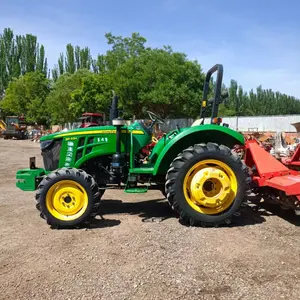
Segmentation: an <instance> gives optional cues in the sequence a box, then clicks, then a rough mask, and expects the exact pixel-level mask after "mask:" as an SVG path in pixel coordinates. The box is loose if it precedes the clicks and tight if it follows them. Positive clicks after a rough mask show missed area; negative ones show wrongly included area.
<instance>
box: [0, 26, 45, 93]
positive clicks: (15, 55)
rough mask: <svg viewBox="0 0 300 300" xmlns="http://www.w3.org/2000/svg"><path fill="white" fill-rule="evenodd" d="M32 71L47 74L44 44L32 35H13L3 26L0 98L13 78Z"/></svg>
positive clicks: (0, 46)
mask: <svg viewBox="0 0 300 300" xmlns="http://www.w3.org/2000/svg"><path fill="white" fill-rule="evenodd" d="M34 71H39V72H42V73H44V74H45V75H47V71H48V70H47V59H46V57H45V49H44V46H43V45H39V44H38V43H37V37H36V36H34V35H31V34H26V35H25V36H21V35H17V36H14V33H13V31H12V29H10V28H5V29H4V30H3V33H2V34H0V98H1V96H3V93H4V91H5V89H6V88H7V86H8V84H9V82H10V81H11V80H12V79H13V78H18V77H19V76H20V75H24V74H25V73H27V72H34Z"/></svg>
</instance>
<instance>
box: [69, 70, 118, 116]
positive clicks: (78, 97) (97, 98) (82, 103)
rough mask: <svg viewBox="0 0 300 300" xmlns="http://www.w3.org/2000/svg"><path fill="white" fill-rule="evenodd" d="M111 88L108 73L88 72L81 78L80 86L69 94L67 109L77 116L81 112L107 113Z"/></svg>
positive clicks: (110, 79)
mask: <svg viewBox="0 0 300 300" xmlns="http://www.w3.org/2000/svg"><path fill="white" fill-rule="evenodd" d="M112 89H113V85H112V78H111V76H110V75H108V74H101V75H97V74H93V73H90V74H88V75H87V76H85V77H84V78H83V80H82V84H81V88H80V89H76V90H75V91H74V92H73V93H72V94H71V97H72V100H71V103H70V105H69V109H70V110H72V111H73V112H74V114H76V115H77V116H78V115H81V114H82V113H83V112H97V111H98V112H105V113H109V110H108V108H109V106H110V103H111V98H112Z"/></svg>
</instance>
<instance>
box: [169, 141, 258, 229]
mask: <svg viewBox="0 0 300 300" xmlns="http://www.w3.org/2000/svg"><path fill="white" fill-rule="evenodd" d="M209 151H214V152H216V151H217V152H221V153H222V154H224V155H229V156H231V158H232V159H233V160H234V161H235V162H236V163H237V164H239V165H240V167H241V169H242V171H243V173H244V175H245V181H246V194H245V198H244V199H243V201H242V204H241V207H244V206H245V205H246V202H247V200H246V195H247V194H248V193H249V192H251V187H250V183H251V181H252V179H251V177H250V175H249V169H248V167H247V166H246V164H245V163H244V161H243V160H241V159H240V157H239V156H238V155H237V154H236V153H235V152H233V151H231V149H230V148H228V147H227V146H224V145H219V144H216V143H210V142H209V143H207V144H204V143H201V144H195V145H194V146H190V147H188V148H187V149H185V150H183V151H182V152H181V153H179V154H178V155H177V157H176V158H175V159H174V160H173V161H172V163H171V164H170V167H169V169H168V171H167V174H166V178H165V193H166V195H167V197H166V198H167V200H168V202H169V205H170V206H171V207H172V209H173V210H174V211H175V212H176V213H177V214H179V218H180V221H181V222H183V223H185V224H188V225H190V226H195V225H200V226H201V227H212V226H214V227H219V226H221V225H224V224H225V225H229V224H231V223H232V219H233V217H238V216H240V215H241V212H240V211H236V212H234V213H233V215H232V216H231V217H230V218H226V219H225V220H223V221H219V222H198V221H196V220H194V219H193V218H189V217H188V216H187V215H186V214H185V213H184V212H183V211H180V210H179V205H178V203H177V202H176V198H175V181H176V178H177V175H178V172H179V170H180V169H181V168H182V166H183V165H184V163H185V162H187V161H188V160H189V159H191V158H193V157H194V156H195V155H197V154H201V153H204V152H209Z"/></svg>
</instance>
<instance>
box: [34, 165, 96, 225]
mask: <svg viewBox="0 0 300 300" xmlns="http://www.w3.org/2000/svg"><path fill="white" fill-rule="evenodd" d="M100 198H101V197H100V193H99V189H98V185H97V184H96V182H95V180H94V179H93V177H92V176H91V175H89V174H87V173H86V172H85V171H83V170H79V169H75V168H62V169H58V170H56V171H54V172H52V173H50V174H49V175H47V176H46V177H45V178H44V179H43V180H42V181H41V183H40V184H39V187H38V190H37V193H36V201H37V205H36V207H37V209H38V210H40V216H41V217H42V218H44V219H46V220H47V223H48V224H49V225H51V226H54V227H65V228H66V227H67V228H71V227H75V226H78V225H80V224H82V223H84V222H86V221H88V219H90V218H93V217H95V216H96V214H97V212H98V208H99V204H100Z"/></svg>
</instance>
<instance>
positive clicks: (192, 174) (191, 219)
mask: <svg viewBox="0 0 300 300" xmlns="http://www.w3.org/2000/svg"><path fill="white" fill-rule="evenodd" d="M250 180H251V179H250V178H249V176H248V168H247V166H246V165H245V164H243V163H242V161H241V159H240V158H239V157H238V155H236V154H234V153H232V152H231V150H230V149H229V148H228V147H225V146H223V145H217V144H214V143H207V144H198V145H194V146H192V147H189V148H187V149H185V150H184V151H183V152H182V153H180V154H179V155H178V156H177V157H176V158H175V159H174V160H173V162H172V163H171V165H170V168H169V170H168V172H167V175H166V184H165V189H166V193H167V199H168V201H169V204H170V205H171V207H172V208H173V210H174V211H176V212H177V213H178V214H179V215H180V218H181V219H182V221H184V223H188V224H189V225H191V226H196V225H201V226H203V227H206V226H219V225H221V224H230V223H231V219H232V217H233V216H234V215H239V214H240V213H239V212H238V210H239V209H240V207H241V205H242V203H243V201H244V198H245V194H246V191H247V190H248V183H249V181H250Z"/></svg>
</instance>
